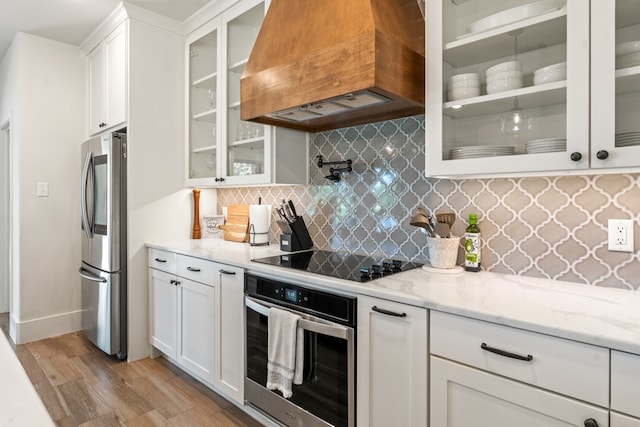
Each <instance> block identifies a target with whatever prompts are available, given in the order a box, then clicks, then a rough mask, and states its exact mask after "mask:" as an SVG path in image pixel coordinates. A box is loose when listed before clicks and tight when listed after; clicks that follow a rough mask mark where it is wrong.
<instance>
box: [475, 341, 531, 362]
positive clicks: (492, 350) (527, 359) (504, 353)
mask: <svg viewBox="0 0 640 427" xmlns="http://www.w3.org/2000/svg"><path fill="white" fill-rule="evenodd" d="M480 348H481V349H483V350H485V351H488V352H490V353H494V354H497V355H500V356H504V357H509V358H511V359H517V360H524V361H525V362H531V361H532V360H533V356H532V355H530V354H528V355H526V356H522V355H520V354H516V353H511V352H510V351H506V350H500V349H499V348H493V347H489V346H488V345H487V344H485V343H482V344H481V345H480Z"/></svg>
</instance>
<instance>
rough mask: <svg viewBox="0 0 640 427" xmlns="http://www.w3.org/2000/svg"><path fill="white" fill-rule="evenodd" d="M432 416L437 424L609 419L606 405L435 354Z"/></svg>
mask: <svg viewBox="0 0 640 427" xmlns="http://www.w3.org/2000/svg"><path fill="white" fill-rule="evenodd" d="M430 372H431V383H430V386H431V389H430V408H431V414H430V422H431V425H432V426H438V427H468V426H472V425H477V426H493V427H513V426H518V427H567V426H576V427H583V426H585V421H586V420H587V419H589V418H592V419H593V420H595V421H596V422H597V426H599V427H606V426H608V425H609V412H608V411H607V410H606V409H602V408H598V407H596V406H592V405H588V404H586V403H583V402H581V401H578V400H573V399H570V398H568V397H564V396H560V395H557V394H554V393H550V392H547V391H543V390H540V389H538V388H535V387H532V386H528V385H526V384H522V383H520V382H516V381H512V380H509V379H507V378H504V377H499V376H497V375H494V374H490V373H487V372H483V371H480V370H477V369H474V368H470V367H467V366H464V365H460V364H457V363H455V362H451V361H447V360H444V359H440V358H438V357H435V356H431V366H430Z"/></svg>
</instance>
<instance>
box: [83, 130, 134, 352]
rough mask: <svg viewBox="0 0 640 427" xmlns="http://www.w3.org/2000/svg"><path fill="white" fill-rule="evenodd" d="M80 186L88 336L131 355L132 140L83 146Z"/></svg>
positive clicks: (114, 137) (107, 137) (108, 138)
mask: <svg viewBox="0 0 640 427" xmlns="http://www.w3.org/2000/svg"><path fill="white" fill-rule="evenodd" d="M81 151H82V162H83V163H82V176H81V185H80V187H81V188H80V191H81V194H80V199H81V206H80V209H81V216H82V260H81V265H80V276H81V277H82V280H81V286H82V288H81V300H82V316H81V326H82V330H83V332H84V333H85V334H86V336H87V337H88V338H89V339H90V340H91V342H93V343H94V344H95V345H96V346H98V347H99V348H100V349H101V350H103V351H104V352H105V353H107V354H110V355H116V356H117V357H118V358H120V359H124V358H125V357H126V355H127V215H126V211H127V203H126V186H127V179H126V178H127V163H126V158H127V136H126V134H124V133H108V134H104V135H100V136H97V137H95V138H92V139H90V140H88V141H86V142H85V143H84V144H82V149H81Z"/></svg>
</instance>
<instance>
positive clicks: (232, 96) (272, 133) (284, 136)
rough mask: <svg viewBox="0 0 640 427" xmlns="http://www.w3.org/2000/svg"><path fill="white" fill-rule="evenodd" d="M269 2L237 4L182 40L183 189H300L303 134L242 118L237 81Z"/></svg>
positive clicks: (246, 0) (304, 160)
mask: <svg viewBox="0 0 640 427" xmlns="http://www.w3.org/2000/svg"><path fill="white" fill-rule="evenodd" d="M267 6H268V2H265V1H264V0H241V1H239V2H237V3H235V5H234V6H232V7H231V8H229V9H227V10H226V11H224V12H223V13H222V14H220V15H219V16H216V17H215V18H213V19H211V20H210V21H208V22H207V23H206V24H205V25H204V26H202V27H201V28H199V29H198V30H195V31H194V32H193V33H192V34H190V35H189V36H188V37H187V43H186V53H187V64H188V65H187V68H188V70H187V77H188V78H187V80H188V82H187V86H188V87H187V94H188V99H187V106H188V116H187V122H188V123H187V126H186V130H187V136H186V140H187V144H186V146H187V153H186V159H187V185H189V186H202V187H207V186H237V185H259V184H275V183H281V184H305V183H306V180H307V169H308V167H307V166H308V158H307V137H308V136H307V134H306V133H305V132H299V131H294V130H290V129H281V128H275V127H272V126H266V125H262V124H259V123H253V122H246V121H242V120H240V78H241V77H242V73H243V72H244V69H245V66H246V64H247V62H248V59H249V56H250V54H251V50H252V48H253V45H254V43H255V40H256V37H257V36H258V32H259V31H260V27H261V25H262V21H263V19H264V15H265V12H266V7H267Z"/></svg>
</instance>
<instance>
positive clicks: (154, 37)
mask: <svg viewBox="0 0 640 427" xmlns="http://www.w3.org/2000/svg"><path fill="white" fill-rule="evenodd" d="M184 72H185V66H184V39H183V37H182V36H180V35H178V34H175V33H172V32H169V31H166V30H163V29H160V28H158V27H155V26H152V25H149V24H146V23H143V22H140V21H137V20H135V19H130V20H129V108H128V111H129V127H128V134H129V135H128V141H129V158H128V174H129V176H128V183H129V185H128V190H129V192H128V209H129V218H128V223H129V244H128V250H129V265H128V268H129V274H128V280H129V283H128V292H129V298H128V300H129V310H128V314H129V360H136V359H140V358H142V357H146V356H148V355H149V352H150V345H149V333H148V330H149V311H148V306H149V298H148V296H149V290H148V286H149V284H148V269H147V249H146V247H145V246H144V244H145V243H146V242H153V241H166V240H177V239H187V238H189V237H190V235H191V227H192V219H193V214H192V212H193V197H192V193H191V189H185V187H184V183H185V170H184V164H185V162H184V96H185V95H184V81H185V80H184ZM200 197H201V198H200V203H201V207H202V206H214V207H215V206H216V191H215V190H203V191H202V193H201V196H200ZM201 212H202V209H201Z"/></svg>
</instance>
